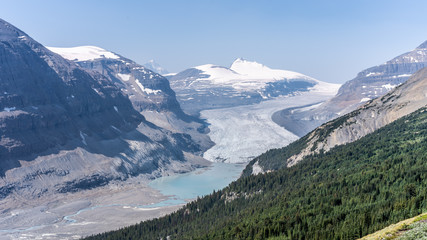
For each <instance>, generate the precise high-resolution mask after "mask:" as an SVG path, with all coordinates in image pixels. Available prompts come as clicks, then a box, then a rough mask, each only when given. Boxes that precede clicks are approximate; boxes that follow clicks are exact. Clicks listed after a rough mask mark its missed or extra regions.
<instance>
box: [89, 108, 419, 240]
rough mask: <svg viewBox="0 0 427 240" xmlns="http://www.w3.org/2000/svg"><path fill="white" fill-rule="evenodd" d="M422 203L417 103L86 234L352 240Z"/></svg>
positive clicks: (409, 214) (405, 215)
mask: <svg viewBox="0 0 427 240" xmlns="http://www.w3.org/2000/svg"><path fill="white" fill-rule="evenodd" d="M274 151H281V150H280V149H278V150H272V151H271V154H272V156H274V155H275V156H276V157H278V158H280V154H274ZM278 160H279V159H278ZM426 210H427V111H426V109H425V108H424V109H422V110H419V111H417V112H416V113H413V114H411V115H409V116H407V117H404V118H402V119H400V120H397V121H395V122H394V123H392V124H389V125H388V126H386V127H384V128H381V129H379V130H378V131H376V132H374V133H372V134H370V135H368V136H366V137H364V138H362V139H360V140H358V141H356V142H353V143H350V144H347V145H344V146H339V147H336V148H334V149H333V150H331V151H329V152H328V153H325V154H317V155H314V156H308V157H307V158H305V159H304V160H303V161H301V162H300V163H299V164H297V165H295V166H294V167H291V168H285V169H281V170H278V171H275V172H271V173H268V174H260V175H257V176H247V177H242V178H240V179H238V180H237V181H235V182H233V183H231V184H230V185H229V186H228V187H226V188H224V189H223V190H221V191H218V192H214V193H212V194H211V195H209V196H206V197H203V198H201V199H197V200H196V201H193V202H191V203H189V204H187V205H186V206H185V207H184V208H182V209H180V210H178V211H177V212H175V213H173V214H170V215H167V216H165V217H162V218H159V219H154V220H150V221H146V222H142V223H140V224H137V225H134V226H131V227H127V228H124V229H120V230H118V231H114V232H109V233H103V234H99V235H96V236H92V237H89V238H88V239H168V238H170V239H268V238H274V239H356V238H359V237H362V236H364V235H367V234H369V233H372V232H374V231H376V230H378V229H382V228H384V227H385V226H388V225H390V224H391V223H394V222H398V221H400V220H403V219H406V218H409V217H412V216H415V215H418V214H420V213H421V212H423V211H426Z"/></svg>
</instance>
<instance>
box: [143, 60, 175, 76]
mask: <svg viewBox="0 0 427 240" xmlns="http://www.w3.org/2000/svg"><path fill="white" fill-rule="evenodd" d="M142 66H144V67H146V68H148V69H150V70H151V71H153V72H156V73H158V74H161V75H166V74H168V73H169V72H168V70H166V69H165V68H164V67H162V66H160V64H158V63H157V62H156V61H154V60H153V59H151V60H150V61H148V63H145V64H144V65H142Z"/></svg>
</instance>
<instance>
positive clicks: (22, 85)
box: [0, 20, 207, 211]
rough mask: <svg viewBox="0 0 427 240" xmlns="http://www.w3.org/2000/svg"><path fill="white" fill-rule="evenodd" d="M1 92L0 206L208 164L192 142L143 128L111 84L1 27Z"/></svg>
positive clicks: (4, 25) (16, 31) (11, 28)
mask: <svg viewBox="0 0 427 240" xmlns="http://www.w3.org/2000/svg"><path fill="white" fill-rule="evenodd" d="M0 92H1V94H0V109H1V111H0V133H1V141H0V175H1V176H0V199H5V198H7V199H9V200H11V201H14V200H13V199H14V198H15V197H19V198H24V199H33V198H38V197H42V196H49V195H51V194H58V193H65V192H75V191H80V190H84V189H90V188H95V187H97V186H103V185H105V184H108V183H109V182H110V181H113V180H123V179H127V178H129V177H131V176H135V175H139V174H146V175H147V176H160V175H163V174H168V173H172V172H182V171H189V170H192V169H194V168H195V167H198V166H202V165H206V164H207V163H206V162H205V161H204V160H202V159H201V157H198V156H195V155H194V153H195V152H197V151H199V150H197V147H198V146H196V144H193V145H191V142H192V141H191V139H189V138H187V139H186V138H185V136H183V135H179V134H178V135H174V133H173V132H170V131H167V130H165V129H163V128H161V127H159V126H156V125H154V124H153V123H151V122H149V121H147V120H146V119H145V118H144V117H143V116H142V115H141V114H140V113H139V112H138V111H136V110H135V109H134V108H133V106H132V103H131V101H129V99H128V97H127V96H126V95H125V94H123V93H122V91H120V89H119V88H118V87H117V86H116V85H115V83H114V82H113V81H111V79H109V78H107V77H105V76H104V75H102V74H100V73H98V72H96V71H86V70H84V69H83V68H81V67H79V66H78V65H77V64H76V63H74V62H71V61H68V60H66V59H64V58H62V57H61V56H59V55H57V54H55V53H53V52H51V51H49V50H48V49H46V48H45V47H44V46H42V45H41V44H39V43H38V42H36V41H35V40H33V39H32V38H31V37H29V36H28V35H27V34H25V33H24V32H22V31H21V30H19V29H17V28H16V27H14V26H12V25H11V24H9V23H7V22H5V21H3V20H0ZM166 101H167V100H166ZM147 102H148V104H147V105H144V106H146V107H147V108H149V107H148V106H149V103H150V101H147ZM175 102H176V101H175ZM176 104H177V103H176ZM177 106H179V105H178V104H177ZM187 143H189V144H188V145H187ZM194 149H196V150H194ZM7 199H6V200H7ZM5 211H6V210H5Z"/></svg>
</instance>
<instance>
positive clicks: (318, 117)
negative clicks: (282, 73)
mask: <svg viewBox="0 0 427 240" xmlns="http://www.w3.org/2000/svg"><path fill="white" fill-rule="evenodd" d="M424 67H427V41H426V42H424V43H422V44H421V45H420V46H418V47H417V48H415V49H414V50H412V51H409V52H407V53H404V54H402V55H400V56H397V57H395V58H393V59H391V60H389V61H387V62H385V63H383V64H381V65H378V66H374V67H371V68H368V69H365V70H363V71H361V72H360V73H358V74H357V76H356V77H355V78H354V79H352V80H350V81H348V82H346V83H344V84H343V85H342V86H341V87H340V89H339V90H338V93H337V95H336V96H335V97H333V98H331V99H330V100H328V101H326V102H324V103H323V104H321V105H319V106H316V107H315V108H309V109H302V108H300V109H292V111H289V110H283V111H282V112H277V113H276V114H275V116H274V117H273V118H274V119H275V121H276V122H277V123H278V124H279V125H281V126H283V127H285V128H286V129H289V130H290V131H292V132H297V133H298V135H299V136H304V135H305V134H307V133H308V132H309V131H311V130H313V129H314V128H315V127H317V126H319V125H321V124H322V123H325V122H327V121H329V120H331V119H334V118H336V117H339V116H343V115H345V114H346V113H349V112H351V111H353V110H355V109H356V108H357V107H359V106H361V105H363V104H364V103H366V102H367V101H369V100H372V99H375V98H378V97H380V96H383V95H385V94H386V93H388V92H389V91H391V90H392V89H394V88H395V87H397V86H399V85H400V84H402V83H404V82H405V81H406V80H408V79H409V77H410V76H411V75H412V74H414V73H415V72H416V71H418V70H420V69H422V68H424ZM296 122H298V124H295V123H296Z"/></svg>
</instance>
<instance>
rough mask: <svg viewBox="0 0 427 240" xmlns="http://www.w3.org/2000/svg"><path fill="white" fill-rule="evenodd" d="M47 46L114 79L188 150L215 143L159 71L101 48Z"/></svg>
mask: <svg viewBox="0 0 427 240" xmlns="http://www.w3.org/2000/svg"><path fill="white" fill-rule="evenodd" d="M48 48H49V49H50V50H52V51H53V52H56V53H58V54H60V55H61V56H63V57H64V58H67V59H69V60H72V61H74V62H75V63H77V64H78V65H79V66H80V67H82V68H84V69H86V70H89V71H94V72H96V73H98V74H102V75H103V76H105V77H106V78H107V79H109V80H110V81H111V82H113V83H114V85H116V86H117V87H118V88H119V89H120V90H121V91H122V93H123V94H124V95H126V96H127V97H128V98H129V99H130V101H131V102H132V105H133V106H134V108H135V109H136V110H138V111H139V112H140V113H141V114H142V115H143V116H144V117H145V118H146V119H147V120H148V121H150V122H152V123H154V124H156V125H157V126H159V127H162V128H164V129H166V130H168V131H170V132H171V133H170V134H172V136H173V137H174V138H176V139H179V142H181V143H182V144H181V147H182V148H183V149H184V150H185V151H189V152H193V153H195V154H198V155H201V154H202V152H203V151H205V150H206V149H208V148H209V147H210V146H212V142H211V141H210V139H209V137H207V135H206V134H205V132H206V131H207V130H206V129H205V126H204V123H203V122H202V121H201V120H200V119H198V118H196V117H192V116H189V115H187V114H185V113H184V112H183V111H182V109H181V107H180V105H179V103H178V101H177V99H176V96H175V92H174V91H173V90H172V89H171V88H170V86H169V81H168V80H167V79H166V78H165V77H163V76H161V75H160V74H158V73H155V72H153V71H151V70H149V69H147V68H146V67H144V66H141V65H139V64H137V63H136V62H134V61H132V60H130V59H127V58H125V57H123V56H121V55H119V54H117V53H113V52H110V51H107V50H105V49H102V48H100V47H95V46H80V47H72V48H55V47H48Z"/></svg>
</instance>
